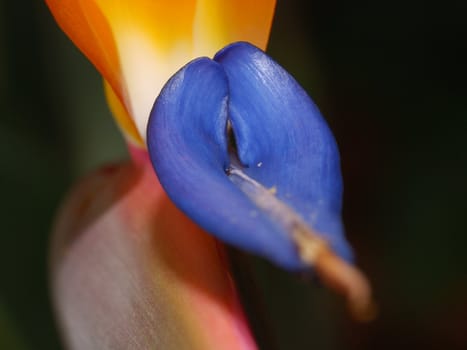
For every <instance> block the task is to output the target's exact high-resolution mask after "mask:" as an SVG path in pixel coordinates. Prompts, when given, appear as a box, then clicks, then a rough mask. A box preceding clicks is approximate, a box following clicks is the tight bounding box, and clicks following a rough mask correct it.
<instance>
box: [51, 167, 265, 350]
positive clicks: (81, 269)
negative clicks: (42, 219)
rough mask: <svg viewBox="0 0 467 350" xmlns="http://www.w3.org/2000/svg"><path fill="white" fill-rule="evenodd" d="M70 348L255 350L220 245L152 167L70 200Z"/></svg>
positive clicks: (128, 171)
mask: <svg viewBox="0 0 467 350" xmlns="http://www.w3.org/2000/svg"><path fill="white" fill-rule="evenodd" d="M51 270H52V288H53V298H54V304H55V308H56V313H57V316H58V318H59V323H60V326H61V327H62V333H63V336H64V338H65V342H66V345H67V346H68V347H69V348H71V349H86V350H88V349H203V350H204V349H255V348H256V345H255V343H254V340H253V339H252V336H251V334H250V331H249V329H248V326H247V325H246V321H245V318H244V315H243V312H242V310H241V307H240V306H239V303H238V299H237V295H236V291H235V287H234V285H233V283H232V280H231V277H230V275H229V272H228V269H227V266H226V262H225V260H224V258H223V251H222V247H221V246H220V245H219V244H218V243H217V241H216V240H215V239H213V238H212V237H210V236H208V235H207V234H205V233H204V232H203V231H202V230H201V229H200V228H199V227H197V226H196V225H195V224H193V223H192V222H191V221H190V220H189V219H187V218H186V217H185V216H184V215H183V214H182V213H181V212H180V211H179V210H178V209H177V208H175V206H173V204H172V203H171V202H170V201H169V200H168V198H167V197H166V195H165V194H164V193H163V191H162V189H161V187H160V185H159V184H158V181H157V179H156V177H155V175H154V172H153V170H152V168H151V166H150V165H147V166H146V165H145V166H142V167H138V166H135V165H132V164H125V165H120V166H115V167H108V168H104V169H101V170H100V171H98V172H97V173H95V174H93V175H92V176H90V177H88V178H87V179H85V180H84V181H82V182H81V183H80V184H79V185H78V186H77V187H75V190H74V191H73V192H72V193H71V195H70V196H69V197H68V199H67V201H66V202H65V204H64V206H63V207H62V210H61V212H60V215H59V218H58V220H57V223H56V227H55V232H54V240H53V246H52V261H51Z"/></svg>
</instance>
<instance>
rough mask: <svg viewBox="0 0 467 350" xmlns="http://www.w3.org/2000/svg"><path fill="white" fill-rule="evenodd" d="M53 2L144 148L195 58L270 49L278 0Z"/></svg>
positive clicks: (63, 25)
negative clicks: (151, 119) (173, 81)
mask: <svg viewBox="0 0 467 350" xmlns="http://www.w3.org/2000/svg"><path fill="white" fill-rule="evenodd" d="M47 4H48V6H49V8H50V9H51V11H52V13H53V15H54V17H55V19H56V20H57V22H58V24H59V25H60V27H61V28H62V29H63V31H64V32H65V33H66V34H67V35H68V36H69V37H70V38H71V39H72V40H73V42H74V43H75V44H76V46H78V48H80V50H81V51H83V53H84V54H85V55H86V56H87V57H88V58H89V59H90V61H91V62H92V63H93V64H94V65H95V66H96V67H97V69H98V70H99V72H100V73H101V74H102V75H103V77H104V78H105V80H106V81H107V82H108V84H109V86H110V88H111V89H112V90H113V94H114V95H115V96H116V97H117V98H118V99H119V100H120V103H121V104H122V105H123V106H124V109H125V110H126V112H125V113H121V114H119V117H118V118H117V119H118V122H119V125H120V127H121V128H122V129H123V130H124V131H125V133H126V135H127V136H128V138H129V140H130V141H133V142H134V143H137V144H139V145H141V146H144V143H143V142H142V137H143V138H144V137H145V134H146V133H145V131H146V124H147V119H148V116H149V112H150V109H151V107H152V105H153V103H154V100H155V98H156V96H157V94H158V93H159V91H160V89H161V88H162V86H163V84H164V83H165V82H166V81H167V80H168V78H169V77H170V76H172V75H173V74H174V72H176V71H177V70H178V69H179V68H180V67H182V66H183V65H184V64H185V63H186V62H188V61H189V60H191V59H193V58H195V57H198V56H202V55H213V54H214V53H215V52H216V51H217V50H218V49H219V48H221V47H223V46H224V45H227V44H228V43H230V42H233V41H237V40H246V41H250V42H252V43H254V44H255V45H257V46H259V47H263V48H264V47H265V46H266V42H267V39H268V36H269V30H270V26H271V22H272V16H273V13H274V7H275V1H274V0H257V1H248V0H197V1H196V0H183V1H177V2H173V1H167V0H154V1H151V0H135V1H130V0H47ZM111 101H112V100H111ZM118 108H119V109H120V107H118ZM122 116H124V117H122Z"/></svg>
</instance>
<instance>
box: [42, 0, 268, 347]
mask: <svg viewBox="0 0 467 350" xmlns="http://www.w3.org/2000/svg"><path fill="white" fill-rule="evenodd" d="M274 3H275V2H274V1H273V0H260V1H257V2H255V3H252V2H249V1H246V0H245V1H242V0H241V1H238V0H235V1H224V0H222V1H220V0H219V1H215V0H206V1H181V2H178V6H177V7H175V6H173V2H168V1H98V0H96V1H92V0H81V1H79V0H78V1H76V0H75V1H68V0H65V1H63V0H62V1H56V0H49V1H47V4H48V5H49V8H50V9H51V11H52V13H53V15H54V17H55V18H56V20H57V22H58V24H59V25H60V26H61V27H62V29H63V30H64V31H65V32H66V33H67V34H68V35H69V36H70V38H71V39H72V40H73V41H74V43H75V44H76V45H77V46H78V47H79V48H80V49H81V50H82V51H83V52H84V53H85V55H86V56H87V57H88V58H89V59H90V60H91V61H92V62H93V63H94V65H95V66H96V67H97V69H98V70H99V71H100V73H101V74H102V75H103V77H104V79H105V88H106V93H107V98H108V101H109V104H110V106H111V109H112V111H113V112H114V116H115V117H116V119H117V122H118V124H119V126H120V128H121V129H122V131H123V132H124V135H125V137H126V140H127V142H128V145H129V149H130V152H131V154H132V156H133V161H132V162H124V163H122V164H117V165H114V166H105V167H103V168H102V169H100V170H98V171H96V172H94V173H93V174H91V175H89V176H88V177H87V178H85V179H83V180H81V181H80V182H79V183H78V184H76V185H75V186H74V188H73V190H72V191H71V193H70V194H69V195H68V196H67V198H66V200H65V201H64V203H63V204H62V207H61V210H60V212H59V213H58V216H57V220H56V224H55V228H54V232H53V240H52V258H51V287H52V295H53V301H54V306H55V309H56V314H57V318H58V320H59V326H60V328H61V331H62V335H63V337H64V341H65V343H66V345H67V347H69V348H71V349H115V348H138V349H145V348H151V349H152V348H154V347H160V348H163V349H203V350H204V349H218V348H219V347H222V348H223V349H254V348H256V345H255V341H254V339H253V337H252V336H251V333H250V331H249V328H248V325H247V322H246V320H245V317H244V315H243V311H242V308H241V307H240V306H239V302H238V297H237V294H236V290H235V286H234V284H233V282H232V279H231V276H230V272H229V268H228V263H227V262H226V260H225V257H224V252H223V247H222V245H220V244H219V243H218V242H217V241H216V240H215V239H213V238H212V237H211V236H209V235H207V234H206V233H205V232H204V231H203V230H202V229H200V228H199V227H197V226H196V225H195V224H193V223H192V222H191V221H190V220H189V219H188V218H187V217H186V216H185V215H184V214H183V213H182V212H180V211H179V210H178V209H177V208H176V207H174V206H173V204H172V203H171V202H170V200H168V198H167V196H166V195H165V192H164V191H163V190H162V188H161V186H160V185H159V182H158V180H157V178H156V176H155V173H154V171H153V169H152V166H151V164H150V162H149V159H148V154H147V152H146V150H145V143H144V137H143V136H142V135H143V133H142V130H144V129H145V124H146V122H147V118H148V117H149V110H150V108H151V107H152V104H153V102H154V99H155V98H156V96H157V95H158V93H159V90H160V88H161V87H162V85H163V84H164V83H165V81H166V80H167V79H168V78H169V77H170V76H171V75H172V74H173V73H174V72H175V71H176V70H177V69H178V68H179V67H180V66H181V65H183V64H184V63H186V62H187V61H189V60H190V59H192V58H194V57H196V56H197V55H206V54H212V53H214V52H215V51H216V50H217V48H218V47H221V46H222V45H225V44H227V43H228V42H230V41H233V40H242V39H243V40H250V41H253V42H255V43H256V44H258V45H261V46H265V44H266V41H267V37H268V34H269V28H270V23H271V20H272V14H273V10H274ZM243 11H247V12H243ZM143 87H144V89H142V88H143Z"/></svg>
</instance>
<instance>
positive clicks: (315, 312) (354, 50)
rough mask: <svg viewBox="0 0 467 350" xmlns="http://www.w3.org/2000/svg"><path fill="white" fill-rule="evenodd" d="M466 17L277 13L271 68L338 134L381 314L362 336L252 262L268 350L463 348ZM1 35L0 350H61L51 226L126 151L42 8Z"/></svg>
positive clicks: (402, 8)
mask: <svg viewBox="0 0 467 350" xmlns="http://www.w3.org/2000/svg"><path fill="white" fill-rule="evenodd" d="M464 4H465V2H464V1H448V2H443V5H440V4H430V3H429V2H426V1H417V0H415V1H401V0H395V1H391V2H387V3H383V2H376V1H358V0H355V1H333V0H327V1H291V0H288V1H285V0H284V1H280V0H279V3H278V7H277V12H276V18H275V22H274V27H273V31H272V36H271V42H270V47H269V53H270V54H271V55H272V56H273V57H274V58H276V59H277V60H278V61H279V63H281V64H282V65H283V66H284V67H285V68H287V69H288V70H289V71H290V72H291V73H292V74H293V75H294V76H295V77H296V78H297V79H298V80H299V82H300V83H302V85H303V86H304V87H305V88H306V89H307V91H308V92H309V93H310V94H311V95H312V96H313V98H314V99H315V101H316V102H317V103H318V105H319V106H320V108H321V110H322V112H323V114H324V115H325V116H326V118H327V120H328V121H329V123H330V124H331V127H332V129H333V130H334V132H335V135H336V138H337V140H338V143H339V145H340V149H341V155H342V165H343V173H344V179H345V202H344V217H345V222H346V226H347V231H348V237H349V240H350V241H351V242H352V243H353V245H354V247H355V250H356V252H357V254H358V259H359V264H360V265H361V266H362V268H363V269H364V270H365V271H366V272H367V273H368V275H369V276H370V278H371V280H372V281H373V283H374V286H375V293H376V297H377V299H378V300H379V303H380V308H381V310H380V316H379V318H378V320H377V321H375V322H373V323H372V324H369V325H359V324H355V323H353V322H351V321H350V320H349V319H348V317H347V315H346V313H345V310H344V308H343V305H342V303H341V301H340V300H339V299H337V298H336V297H335V296H333V295H331V294H329V293H328V292H327V291H325V290H323V289H321V288H318V287H315V286H310V284H308V283H305V282H302V281H301V279H300V278H298V277H297V276H291V275H289V274H286V273H284V272H282V271H279V270H277V269H275V268H273V267H271V266H270V265H269V264H267V263H265V262H263V261H258V259H253V260H254V265H253V269H252V270H253V271H252V273H253V277H254V285H255V287H254V288H253V287H252V288H251V290H254V293H255V294H256V296H258V295H259V296H260V299H261V302H258V301H256V302H255V303H253V304H254V305H253V306H250V308H251V309H252V310H257V308H260V309H261V310H262V311H261V315H262V316H261V317H258V319H259V321H258V320H257V321H256V322H255V323H256V324H260V325H261V326H260V327H258V328H261V329H263V334H262V335H261V334H259V335H258V336H259V337H260V338H261V339H266V338H267V339H266V341H268V342H269V343H270V344H271V345H267V346H265V348H268V349H269V347H271V348H272V347H273V346H274V347H276V348H278V349H325V350H326V349H395V348H396V349H411V348H417V347H419V348H423V349H464V348H465V347H466V346H467V254H466V253H465V248H466V247H467V203H466V198H467V156H466V150H467V147H466V144H467V140H466V133H467V98H466V96H467V95H466V92H467V91H466V88H465V85H466V74H465V64H466V61H467V60H466V58H467V57H466V55H465V53H464V50H463V49H465V47H463V46H465V42H466V38H467V35H466V34H467V28H466V27H467V26H466V25H465V23H464V22H465V14H466V13H467V6H466V5H464ZM0 26H1V27H0V89H1V90H0V91H1V94H0V115H1V118H0V161H1V162H2V169H1V172H0V186H1V192H0V193H1V201H0V205H1V208H0V213H1V216H0V218H1V227H2V229H1V233H0V349H56V348H60V346H59V340H58V335H57V333H56V330H55V326H54V323H53V319H52V312H51V307H50V301H49V299H48V288H47V273H46V271H47V248H48V240H49V231H50V226H51V221H52V218H53V215H54V211H55V209H56V207H57V205H58V203H59V200H60V198H62V197H63V195H64V193H65V192H66V190H67V189H68V188H69V187H70V186H71V184H72V183H73V181H74V180H76V179H77V177H79V176H80V175H83V174H85V173H86V172H87V171H89V170H91V169H93V168H95V167H96V166H98V165H99V164H103V163H106V162H111V161H113V160H115V159H122V158H125V157H126V155H125V147H124V144H123V141H122V140H121V137H120V135H119V134H118V131H117V130H116V128H115V126H114V124H113V121H112V119H111V117H110V115H109V112H108V110H107V107H106V105H105V102H104V98H103V93H102V88H101V81H100V78H99V76H98V74H97V73H96V72H95V71H94V69H93V68H92V66H91V65H90V64H89V63H88V62H87V61H86V60H85V59H84V58H83V56H82V55H81V54H80V53H79V52H78V51H77V50H76V49H75V48H74V46H73V45H72V44H71V43H70V42H69V41H68V39H67V38H66V37H65V36H64V35H63V34H62V33H61V32H60V31H59V29H58V27H57V26H56V25H55V23H54V22H53V20H52V18H51V16H50V14H49V13H48V10H47V9H46V7H45V5H44V4H43V3H42V2H36V1H24V2H13V1H5V0H4V1H2V2H1V4H0ZM249 259H250V260H252V258H249ZM252 283H253V282H252ZM258 305H259V307H258ZM255 313H256V314H257V315H259V312H255ZM265 328H266V329H269V330H270V333H269V334H266V336H265V335H264V329H265Z"/></svg>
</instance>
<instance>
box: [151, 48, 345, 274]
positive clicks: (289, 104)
mask: <svg viewBox="0 0 467 350" xmlns="http://www.w3.org/2000/svg"><path fill="white" fill-rule="evenodd" d="M228 122H230V123H231V125H232V129H233V133H234V135H235V140H236V147H237V155H238V158H239V162H240V164H237V163H236V162H235V157H233V156H232V154H231V153H232V152H231V151H229V143H230V140H229V135H228V130H227V124H228ZM147 139H148V148H149V152H150V155H151V160H152V163H153V165H154V167H155V170H156V173H157V175H158V177H159V180H160V182H161V184H162V186H163V187H164V188H165V190H166V191H167V193H168V195H169V197H170V198H171V199H172V200H173V201H174V202H175V204H176V205H177V206H178V207H179V208H180V209H182V210H183V211H184V212H185V213H186V214H187V215H188V216H190V217H191V218H192V219H193V220H194V221H195V222H197V223H198V224H199V225H200V226H202V227H203V228H205V229H206V230H207V231H209V232H211V233H212V234H214V235H215V236H217V237H218V238H220V239H221V240H222V241H224V242H226V243H230V244H233V245H235V246H238V247H240V248H243V249H246V250H249V251H251V252H254V253H257V254H260V255H262V256H265V257H267V258H269V259H270V260H272V261H274V262H275V263H277V264H279V265H281V266H283V267H284V268H288V269H297V268H303V267H305V264H304V262H303V261H302V260H301V259H300V257H299V254H298V250H297V247H296V244H295V243H294V242H293V240H292V238H291V236H290V232H287V230H286V229H284V227H283V226H281V225H278V224H277V221H276V220H275V219H274V218H273V217H271V213H268V212H267V210H266V211H265V210H263V209H264V208H262V207H261V205H258V202H255V201H254V200H252V199H251V196H249V195H248V191H249V190H248V189H247V190H245V188H241V187H242V186H241V184H239V183H238V181H237V180H235V176H233V175H232V174H231V173H229V171H228V170H229V169H232V168H235V169H236V168H241V171H243V173H244V174H246V175H247V176H248V177H249V178H251V179H253V180H255V181H257V182H258V183H259V184H260V185H262V186H264V187H266V188H274V189H275V191H276V195H275V197H276V198H278V199H279V200H280V201H282V202H284V203H286V205H288V206H289V207H290V208H292V209H293V210H294V211H295V212H296V213H298V214H299V216H300V217H301V218H302V219H303V221H305V222H306V223H307V224H308V225H309V226H310V227H311V228H313V229H314V230H316V231H318V232H319V233H320V234H321V235H322V237H324V238H325V239H326V240H327V241H328V242H329V244H330V245H331V247H332V248H333V249H334V250H335V251H336V252H337V253H338V254H339V255H341V256H342V257H344V258H345V259H350V257H351V251H350V248H349V246H348V244H347V243H346V241H345V239H344V237H343V228H342V223H341V219H340V211H341V196H342V181H341V175H340V166H339V155H338V150H337V146H336V143H335V141H334V138H333V136H332V134H331V132H330V130H329V128H328V127H327V125H326V123H325V121H324V120H323V118H322V117H321V115H320V113H319V111H318V109H317V107H316V106H315V105H314V103H313V102H312V101H311V99H310V98H309V97H308V96H307V94H306V93H305V92H304V91H303V89H302V88H301V87H300V86H299V85H298V84H297V83H296V81H295V80H294V79H293V78H292V77H291V76H290V75H289V74H288V73H287V72H285V71H284V70H283V69H282V68H281V67H279V66H278V65H277V64H276V63H275V62H274V61H272V60H271V59H270V58H269V57H268V56H267V55H266V54H264V53H263V52H262V51H260V50H259V49H257V48H255V47H253V46H251V45H250V44H247V43H236V44H233V45H231V46H228V47H226V48H225V49H223V50H222V51H221V52H219V53H218V54H217V55H216V57H215V59H214V61H213V60H210V59H208V58H201V59H198V60H195V61H192V62H191V63H189V64H188V65H186V66H185V67H184V68H182V69H181V70H180V71H179V72H178V73H177V74H176V75H175V76H174V77H173V78H172V79H171V80H170V81H169V82H168V83H167V84H166V86H165V87H164V89H163V90H162V92H161V94H160V95H159V97H158V99H157V100H156V103H155V105H154V108H153V110H152V112H151V117H150V120H149V124H148V138H147Z"/></svg>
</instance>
